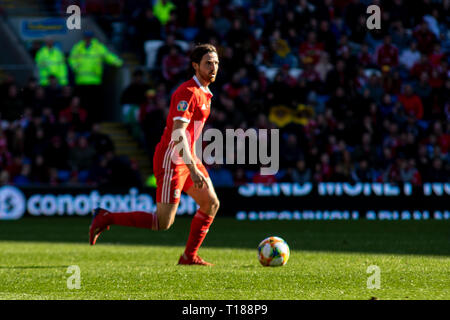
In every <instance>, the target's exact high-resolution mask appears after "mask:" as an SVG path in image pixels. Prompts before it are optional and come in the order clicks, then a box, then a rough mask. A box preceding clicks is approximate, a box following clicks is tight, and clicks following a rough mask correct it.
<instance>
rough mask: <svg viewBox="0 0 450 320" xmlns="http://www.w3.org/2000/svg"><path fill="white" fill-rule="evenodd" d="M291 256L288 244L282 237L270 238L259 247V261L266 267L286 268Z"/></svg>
mask: <svg viewBox="0 0 450 320" xmlns="http://www.w3.org/2000/svg"><path fill="white" fill-rule="evenodd" d="M289 254H290V250H289V246H288V244H287V243H286V241H284V240H283V239H281V238H280V237H268V238H266V239H264V240H263V241H261V243H260V244H259V246H258V260H259V262H260V263H261V264H262V265H263V266H265V267H279V266H284V265H285V264H286V263H287V261H288V260H289Z"/></svg>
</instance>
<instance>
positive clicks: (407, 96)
mask: <svg viewBox="0 0 450 320" xmlns="http://www.w3.org/2000/svg"><path fill="white" fill-rule="evenodd" d="M398 99H399V101H400V103H401V104H402V105H403V108H404V109H405V112H406V113H407V114H410V115H412V116H414V118H415V119H417V120H420V119H422V117H423V105H422V100H421V99H420V97H419V96H418V95H416V94H414V92H413V89H412V86H411V85H405V87H404V93H403V94H402V95H400V96H399V98H398Z"/></svg>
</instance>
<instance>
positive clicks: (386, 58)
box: [376, 35, 398, 69]
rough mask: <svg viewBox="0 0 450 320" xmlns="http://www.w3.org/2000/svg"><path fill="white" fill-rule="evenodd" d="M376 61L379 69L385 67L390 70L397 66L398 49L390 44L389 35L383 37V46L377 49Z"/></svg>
mask: <svg viewBox="0 0 450 320" xmlns="http://www.w3.org/2000/svg"><path fill="white" fill-rule="evenodd" d="M376 61H377V64H378V66H379V67H380V68H381V69H383V68H384V67H385V66H388V67H389V68H392V67H396V66H397V65H398V48H397V47H396V46H395V45H393V44H392V38H391V36H390V35H387V36H385V37H384V42H383V45H381V46H379V47H378V48H377V50H376Z"/></svg>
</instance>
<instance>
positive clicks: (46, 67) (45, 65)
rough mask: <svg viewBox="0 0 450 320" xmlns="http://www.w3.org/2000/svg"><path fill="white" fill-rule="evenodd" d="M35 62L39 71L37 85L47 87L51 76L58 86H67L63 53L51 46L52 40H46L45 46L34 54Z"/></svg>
mask: <svg viewBox="0 0 450 320" xmlns="http://www.w3.org/2000/svg"><path fill="white" fill-rule="evenodd" d="M35 61H36V65H37V67H38V70H39V84H40V85H41V86H48V85H49V83H50V81H49V77H50V76H51V75H53V76H55V77H56V79H58V83H59V84H60V85H62V86H66V85H67V83H68V80H67V65H66V58H65V56H64V53H63V52H62V51H61V50H60V49H58V48H56V47H55V46H54V45H53V41H52V40H47V41H46V45H45V46H43V47H42V48H40V49H39V50H38V51H37V52H36V57H35Z"/></svg>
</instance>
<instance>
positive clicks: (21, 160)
mask: <svg viewBox="0 0 450 320" xmlns="http://www.w3.org/2000/svg"><path fill="white" fill-rule="evenodd" d="M73 3H75V4H79V5H80V6H81V8H82V11H83V13H86V14H90V15H92V16H94V17H95V19H96V20H97V21H98V24H99V25H100V26H101V27H102V29H103V31H104V32H105V34H106V35H107V36H108V37H109V39H111V41H112V42H113V43H115V44H116V50H117V51H118V52H125V51H127V52H128V51H132V52H134V53H135V54H136V57H137V58H138V59H139V64H140V65H142V67H139V68H135V70H134V71H133V74H132V78H131V81H130V83H129V84H128V85H127V86H126V87H125V88H124V89H123V92H122V94H121V101H120V103H121V105H122V107H123V114H124V117H123V121H125V122H126V123H127V124H128V125H129V128H130V131H131V132H132V133H133V135H134V137H135V138H136V139H137V140H138V141H139V143H140V144H141V145H142V146H143V147H145V148H146V150H147V153H148V159H149V160H148V161H150V162H151V161H152V158H153V152H154V148H155V146H156V143H157V142H158V141H159V138H160V136H161V133H162V131H163V129H164V126H165V121H166V116H167V113H168V107H169V102H170V96H171V93H172V92H173V90H175V89H176V87H177V86H178V85H179V84H180V83H182V82H183V81H186V80H187V79H188V78H189V77H190V76H191V75H190V74H189V71H188V70H189V68H188V67H189V59H188V57H189V52H190V50H191V49H192V48H193V46H194V44H196V43H203V42H208V43H212V44H213V45H215V46H216V48H217V49H218V52H219V58H220V67H219V74H218V77H217V79H216V82H215V83H214V84H212V85H211V86H210V89H211V91H212V92H213V94H214V97H213V101H212V104H211V115H210V118H209V119H208V121H207V124H206V127H205V129H207V128H217V129H220V130H225V129H227V128H231V129H237V128H242V129H244V130H245V129H248V128H259V129H261V128H263V129H280V171H279V172H278V173H277V174H276V175H273V176H261V175H260V174H259V173H258V172H259V170H258V166H255V165H248V166H246V165H244V166H242V165H227V164H225V165H213V166H209V167H208V169H209V173H210V175H211V178H212V180H213V182H214V184H215V186H234V185H240V184H243V183H248V182H261V183H271V182H298V183H304V182H322V181H334V182H410V183H412V184H420V183H422V182H429V181H436V182H450V153H449V150H450V121H449V120H450V99H449V92H450V80H449V77H448V76H449V67H448V63H449V49H450V21H449V20H450V13H449V9H450V1H448V0H442V1H435V0H417V1H414V4H412V3H411V2H410V1H406V0H386V1H362V0H315V1H313V0H309V1H307V0H298V1H294V0H292V1H290V0H278V1H274V0H234V1H220V0H190V1H176V0H171V1H168V0H155V1H136V0H129V1H124V0H122V1H120V0H109V1H89V0H85V1H82V0H81V1H64V0H61V1H56V2H54V1H48V5H49V6H53V7H54V9H55V10H57V11H60V12H61V13H63V12H65V9H64V8H66V7H67V5H69V4H73ZM370 4H376V5H378V6H379V7H380V8H381V29H379V30H378V29H375V30H369V29H368V28H367V25H366V20H367V18H368V16H369V14H367V13H366V10H367V6H368V5H370ZM115 25H120V26H122V28H121V29H120V30H121V32H120V34H119V37H118V35H117V32H116V29H115V28H113V26H115ZM117 37H118V38H117ZM90 39H91V40H90ZM83 41H85V42H86V41H94V42H95V41H96V39H95V38H93V35H92V34H90V33H89V32H87V33H85V34H84V40H83ZM152 41H162V45H160V46H158V47H157V49H156V52H155V58H154V62H153V63H152V65H151V67H149V66H148V64H147V65H146V63H147V61H148V57H147V54H148V52H147V51H146V49H145V48H146V44H148V43H151V42H152ZM85 42H84V44H85ZM77 45H79V44H74V49H73V50H72V51H71V52H70V55H69V56H68V57H64V55H63V56H62V58H58V57H56V58H55V57H53V58H52V59H53V60H52V61H53V62H55V61H57V60H58V59H60V60H61V59H62V60H64V59H67V61H68V62H67V66H68V67H67V68H68V70H63V71H53V72H50V73H49V74H44V75H43V74H40V78H39V79H30V80H29V81H28V83H26V84H25V85H20V84H18V83H16V82H15V80H14V78H12V77H6V78H5V79H3V81H2V83H1V84H0V101H1V110H0V113H1V130H0V168H1V171H0V182H1V183H15V184H30V183H51V184H53V185H59V184H70V183H72V184H90V185H99V184H106V185H108V184H113V185H114V184H118V185H123V184H124V183H126V184H129V185H136V186H139V185H142V184H145V182H146V180H147V177H142V176H140V173H139V168H138V167H137V165H136V163H135V161H133V159H122V158H120V157H118V156H117V155H116V154H115V148H114V144H113V143H112V141H111V139H110V138H109V137H108V136H107V135H105V134H102V133H101V132H100V131H99V129H98V128H99V123H100V122H102V120H104V119H102V115H103V113H102V112H104V111H105V110H104V109H103V111H102V109H99V108H96V107H97V105H98V104H99V103H100V104H101V102H99V95H98V94H96V92H97V89H98V88H97V86H98V85H99V83H98V82H96V81H97V80H96V78H95V77H94V79H92V78H89V77H88V79H87V78H86V74H84V76H83V70H85V71H86V70H91V69H89V68H92V66H91V65H89V66H85V65H83V62H82V61H77V57H79V56H78V55H82V53H79V52H78V51H79V50H81V51H82V50H83V47H82V46H81V47H82V48H81V49H80V48H78V47H77ZM98 45H99V47H98V50H100V51H101V52H102V54H103V55H104V57H105V58H104V61H99V62H96V65H97V64H101V63H103V62H106V63H108V64H111V65H114V66H116V67H121V66H122V65H123V61H122V60H121V59H120V58H119V56H116V55H114V54H113V53H111V52H108V51H107V49H106V48H102V47H101V44H98ZM45 47H47V48H51V47H52V41H51V40H48V41H47V42H46V44H45V45H44V47H43V48H45ZM87 47H89V46H87ZM90 47H93V45H92V44H91V45H90ZM77 48H78V49H77ZM40 50H42V48H36V50H34V51H32V52H31V54H32V56H33V58H34V59H35V61H36V64H37V65H39V63H42V59H41V57H40V55H42V52H40ZM47 50H48V49H47ZM77 50H78V51H77ZM102 50H103V51H102ZM40 59H41V60H40ZM46 59H47V60H46ZM46 59H44V61H49V59H50V58H48V57H47V58H46ZM55 63H56V62H55ZM90 63H92V61H90ZM72 74H73V75H72ZM68 75H69V76H68ZM96 76H97V78H98V76H100V77H101V76H102V70H99V71H98V73H97V74H96ZM44 79H45V80H44ZM99 110H100V111H102V112H100V111H99Z"/></svg>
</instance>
